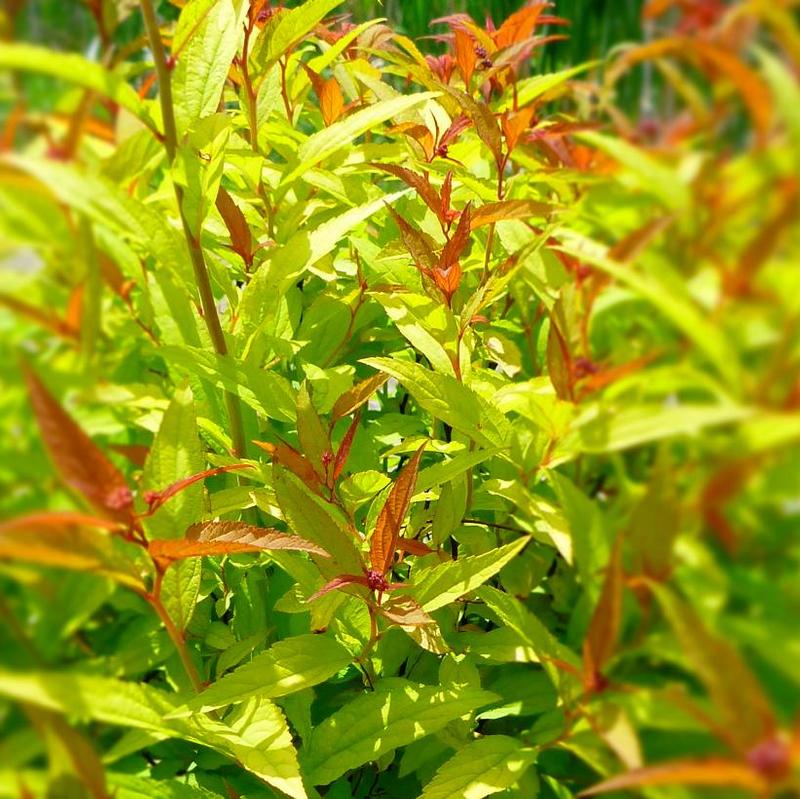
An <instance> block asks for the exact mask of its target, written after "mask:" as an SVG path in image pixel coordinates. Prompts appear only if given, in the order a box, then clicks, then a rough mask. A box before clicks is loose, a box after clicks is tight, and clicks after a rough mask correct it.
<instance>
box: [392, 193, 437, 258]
mask: <svg viewBox="0 0 800 799" xmlns="http://www.w3.org/2000/svg"><path fill="white" fill-rule="evenodd" d="M387 207H388V208H389V213H390V214H391V215H392V218H393V219H394V221H395V222H396V223H397V227H399V228H400V235H401V237H402V239H403V244H405V246H406V249H407V250H408V253H409V255H411V257H412V258H413V259H414V263H416V265H417V268H419V269H427V270H429V271H430V270H432V269H433V268H434V267H435V266H436V261H437V258H436V255H435V254H434V252H433V247H431V245H430V244H429V243H428V240H427V239H426V238H425V236H423V235H422V233H420V232H419V231H418V230H417V229H416V228H414V227H412V226H411V225H409V224H408V222H406V220H405V219H403V217H402V216H400V214H398V213H397V211H395V210H394V208H392V207H391V206H387Z"/></svg>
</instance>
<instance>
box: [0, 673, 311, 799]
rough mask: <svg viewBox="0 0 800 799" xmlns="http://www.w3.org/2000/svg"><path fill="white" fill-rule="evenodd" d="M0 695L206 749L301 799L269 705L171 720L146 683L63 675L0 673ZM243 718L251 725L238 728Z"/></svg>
mask: <svg viewBox="0 0 800 799" xmlns="http://www.w3.org/2000/svg"><path fill="white" fill-rule="evenodd" d="M0 695H2V696H6V697H8V698H9V699H14V700H17V701H20V702H24V703H26V704H28V703H29V704H32V705H35V706H37V707H42V708H45V709H47V710H52V711H55V712H57V713H64V714H69V715H70V716H71V717H75V718H78V719H83V720H89V721H99V722H103V723H105V724H112V725H115V726H122V727H128V728H132V729H137V730H145V731H148V732H152V733H155V734H156V735H157V736H159V737H164V738H183V739H184V740H187V741H192V742H194V743H197V744H200V745H201V746H208V747H210V748H212V749H215V750H216V751H218V752H220V753H221V754H224V755H226V756H228V757H231V758H233V759H234V760H236V761H238V762H239V763H240V764H241V766H242V767H243V768H245V769H247V770H248V771H250V772H251V773H252V774H254V775H255V776H257V777H259V778H261V779H263V780H265V781H266V782H268V783H269V784H270V785H273V786H274V787H276V788H278V789H279V790H281V791H284V792H285V793H286V794H288V795H289V796H291V797H293V798H294V799H306V792H305V789H304V788H303V783H302V780H301V778H300V772H299V769H298V765H297V757H296V753H295V750H294V747H293V746H292V740H291V735H290V733H289V728H288V727H287V725H286V720H285V719H284V717H283V714H282V713H281V711H280V710H279V708H277V707H276V706H275V705H273V704H272V703H270V702H268V701H266V700H265V701H261V702H257V703H256V702H253V701H252V700H251V702H249V703H245V704H244V705H242V706H241V711H240V715H239V717H238V719H239V723H238V724H237V720H236V719H229V723H226V724H223V723H222V722H219V721H215V720H212V719H209V718H207V717H205V716H202V715H200V716H194V717H191V718H186V719H183V718H170V716H171V714H172V713H173V712H174V711H175V709H176V704H175V700H174V699H173V698H172V697H170V696H169V695H167V694H165V693H162V692H161V691H158V690H156V689H155V688H151V687H150V686H148V685H144V684H137V683H129V682H123V681H121V680H114V679H111V678H107V677H96V676H93V675H92V676H90V675H85V674H76V673H73V674H71V673H67V672H63V673H60V672H26V673H24V674H23V673H16V672H12V671H8V670H5V669H2V670H0ZM248 714H249V716H250V719H251V721H252V723H250V724H246V725H242V723H241V719H242V718H245V719H246V718H247V717H248Z"/></svg>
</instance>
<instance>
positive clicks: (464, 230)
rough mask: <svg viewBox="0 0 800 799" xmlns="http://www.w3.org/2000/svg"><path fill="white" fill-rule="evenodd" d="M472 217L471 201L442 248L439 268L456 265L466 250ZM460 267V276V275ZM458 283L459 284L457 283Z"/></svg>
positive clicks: (445, 268) (443, 268) (444, 268)
mask: <svg viewBox="0 0 800 799" xmlns="http://www.w3.org/2000/svg"><path fill="white" fill-rule="evenodd" d="M471 219H472V203H471V202H469V203H467V205H466V206H465V207H464V210H463V211H462V212H461V217H460V218H459V220H458V227H457V228H456V232H455V233H454V234H453V235H452V236H451V237H450V238H449V239H448V241H447V244H445V245H444V248H443V249H442V254H441V255H440V256H439V263H438V265H437V268H438V269H441V270H447V269H449V268H450V267H452V266H455V265H456V264H457V262H458V259H459V258H460V257H461V255H462V254H463V252H464V249H465V248H466V246H467V245H468V244H469V234H470V229H471ZM460 272H461V270H460V268H459V278H460V277H461V275H460ZM456 285H457V284H456Z"/></svg>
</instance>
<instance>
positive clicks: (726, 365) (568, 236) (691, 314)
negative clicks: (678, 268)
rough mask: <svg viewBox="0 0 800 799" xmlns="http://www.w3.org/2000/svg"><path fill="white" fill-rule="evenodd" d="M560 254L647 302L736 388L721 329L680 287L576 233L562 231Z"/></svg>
mask: <svg viewBox="0 0 800 799" xmlns="http://www.w3.org/2000/svg"><path fill="white" fill-rule="evenodd" d="M564 239H565V241H567V242H568V244H567V245H566V246H564V247H563V248H562V249H563V250H564V252H566V253H568V254H569V255H572V256H574V257H576V258H578V259H579V260H581V261H585V262H586V263H588V264H591V265H592V266H594V267H597V268H598V269H600V270H602V271H603V272H605V273H606V274H608V275H611V277H613V278H614V279H615V280H618V281H619V282H620V283H621V284H622V285H623V286H627V287H628V288H629V289H631V291H633V292H634V293H635V294H637V295H638V296H640V297H642V298H643V299H645V300H647V301H648V302H649V303H651V304H652V305H653V306H654V307H655V308H657V309H658V310H659V311H661V313H663V314H664V316H666V317H667V319H669V320H670V321H671V322H672V323H673V324H674V325H675V326H676V327H677V328H678V329H679V330H680V331H681V332H682V333H683V334H684V335H685V336H686V337H687V338H689V339H690V340H691V341H693V342H694V344H695V345H696V346H697V347H698V349H699V350H700V351H701V352H703V353H705V355H706V357H707V358H708V359H709V360H710V361H711V362H712V363H713V364H714V366H715V367H716V369H717V371H718V372H719V374H720V375H722V376H723V377H724V378H725V380H726V381H727V383H728V385H729V386H730V387H732V388H735V387H737V386H739V385H740V379H739V376H740V367H739V362H738V357H737V354H736V352H735V350H734V349H733V347H732V346H731V342H730V341H729V339H728V338H727V337H726V336H725V334H724V332H723V330H722V328H720V327H719V325H716V324H714V323H713V322H712V321H711V320H710V319H709V317H708V314H707V313H706V312H705V311H703V310H701V309H700V308H698V307H697V305H696V304H695V303H694V302H693V301H692V299H691V298H690V296H689V295H688V294H687V293H686V292H685V291H683V290H680V289H681V288H682V287H681V286H680V285H678V286H675V285H674V284H673V282H672V281H670V282H669V284H667V283H666V282H665V281H664V280H662V279H660V278H659V276H658V275H657V274H655V273H652V272H651V273H648V272H644V271H639V270H635V269H632V268H631V267H630V266H626V265H623V264H621V263H618V262H617V261H615V260H614V259H612V258H610V257H609V255H608V252H607V250H606V249H605V248H603V247H601V246H600V245H598V244H597V243H596V242H593V241H591V240H589V239H587V238H585V237H583V236H580V235H579V234H577V233H574V232H569V233H567V232H566V231H564Z"/></svg>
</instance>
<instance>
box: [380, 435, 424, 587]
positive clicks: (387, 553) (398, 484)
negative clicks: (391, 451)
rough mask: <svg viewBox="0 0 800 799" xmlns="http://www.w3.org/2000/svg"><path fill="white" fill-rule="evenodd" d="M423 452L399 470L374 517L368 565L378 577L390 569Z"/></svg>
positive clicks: (418, 452) (419, 451)
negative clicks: (369, 563) (375, 520)
mask: <svg viewBox="0 0 800 799" xmlns="http://www.w3.org/2000/svg"><path fill="white" fill-rule="evenodd" d="M424 449H425V444H423V445H422V446H421V447H420V448H419V449H418V450H417V451H416V452H415V453H414V455H413V456H412V457H411V460H409V462H408V463H407V464H406V465H405V466H404V467H403V469H402V471H401V472H400V474H399V476H398V478H397V480H396V481H395V483H394V485H393V486H392V490H391V491H390V492H389V496H388V497H386V502H385V503H384V505H383V508H381V512H380V514H379V515H378V521H377V523H376V524H375V531H374V532H373V533H372V542H371V544H370V562H371V564H372V569H373V571H376V572H378V573H379V574H386V573H387V572H388V571H389V569H391V567H392V561H393V560H394V553H395V550H396V549H397V542H398V540H399V538H400V527H401V526H402V524H403V519H405V516H406V513H407V511H408V506H409V505H410V504H411V497H412V496H413V495H414V486H415V485H416V482H417V472H418V471H419V462H420V459H421V458H422V451H423V450H424Z"/></svg>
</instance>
